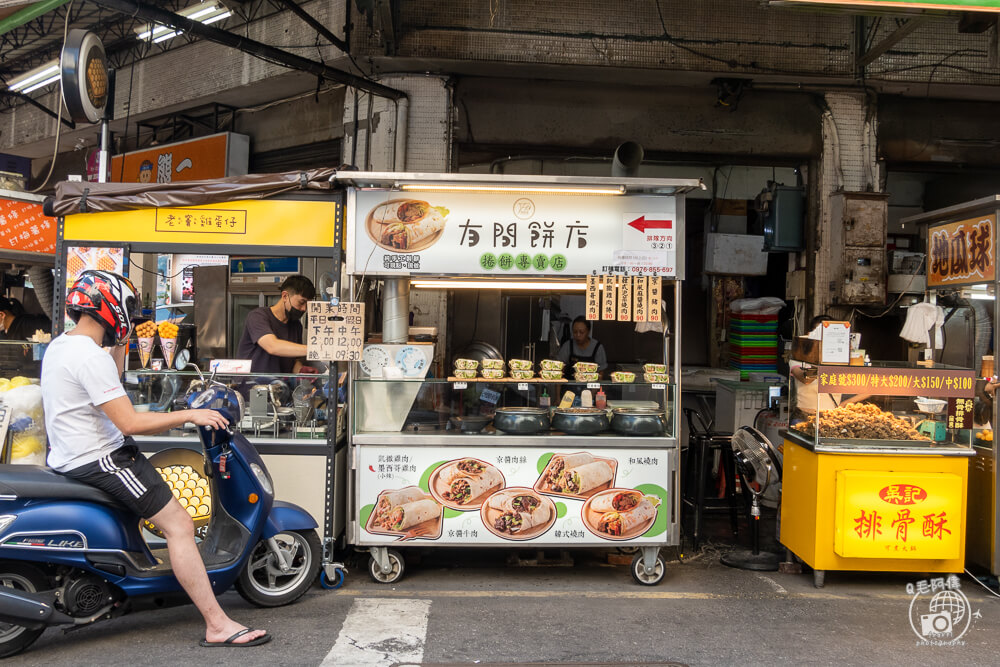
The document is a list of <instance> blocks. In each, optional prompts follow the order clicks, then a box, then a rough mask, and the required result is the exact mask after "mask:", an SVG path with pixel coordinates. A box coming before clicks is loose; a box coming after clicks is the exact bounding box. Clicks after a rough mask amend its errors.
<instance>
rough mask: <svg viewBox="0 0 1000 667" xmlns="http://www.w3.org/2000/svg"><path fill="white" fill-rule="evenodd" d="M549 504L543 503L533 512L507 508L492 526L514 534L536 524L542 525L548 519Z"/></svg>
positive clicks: (502, 531)
mask: <svg viewBox="0 0 1000 667" xmlns="http://www.w3.org/2000/svg"><path fill="white" fill-rule="evenodd" d="M549 512H550V510H549V506H548V505H547V504H545V503H543V504H541V505H539V506H538V508H537V510H536V511H534V512H531V513H529V512H519V511H517V510H507V511H505V512H504V513H503V514H501V515H500V516H499V517H497V519H496V521H494V522H493V527H494V528H496V529H497V531H498V532H501V533H510V534H511V535H516V534H517V533H522V532H525V531H527V530H530V529H532V528H535V527H537V526H541V525H544V524H545V522H547V521H548V520H549V517H550V516H551V515H550V513H549Z"/></svg>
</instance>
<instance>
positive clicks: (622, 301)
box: [615, 276, 632, 322]
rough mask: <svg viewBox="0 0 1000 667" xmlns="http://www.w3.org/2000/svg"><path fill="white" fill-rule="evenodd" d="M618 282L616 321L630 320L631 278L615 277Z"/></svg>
mask: <svg viewBox="0 0 1000 667" xmlns="http://www.w3.org/2000/svg"><path fill="white" fill-rule="evenodd" d="M615 278H616V279H617V280H618V285H619V287H618V321H619V322H629V321H631V320H632V278H631V276H616V277H615Z"/></svg>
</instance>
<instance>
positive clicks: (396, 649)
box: [322, 598, 431, 667]
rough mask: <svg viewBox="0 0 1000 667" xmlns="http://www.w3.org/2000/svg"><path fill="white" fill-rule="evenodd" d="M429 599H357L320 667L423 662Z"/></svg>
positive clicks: (385, 665) (429, 606)
mask: <svg viewBox="0 0 1000 667" xmlns="http://www.w3.org/2000/svg"><path fill="white" fill-rule="evenodd" d="M430 613H431V601H430V600H405V599H386V598H358V599H356V600H355V601H354V604H353V605H351V610H350V612H348V614H347V618H345V619H344V625H343V627H342V628H341V629H340V635H339V636H338V637H337V642H336V643H335V644H334V645H333V648H332V649H330V652H329V653H327V654H326V658H324V659H323V662H322V665H323V667H333V666H334V665H336V667H353V666H355V665H357V666H358V667H361V666H364V667H370V666H372V665H377V666H379V667H389V665H393V664H396V663H403V662H415V663H419V662H421V661H423V659H424V642H425V640H426V639H427V619H428V617H429V616H430Z"/></svg>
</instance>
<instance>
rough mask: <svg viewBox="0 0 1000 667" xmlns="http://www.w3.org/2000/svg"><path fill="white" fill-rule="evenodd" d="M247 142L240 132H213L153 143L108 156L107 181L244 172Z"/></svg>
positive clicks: (196, 177) (180, 178)
mask: <svg viewBox="0 0 1000 667" xmlns="http://www.w3.org/2000/svg"><path fill="white" fill-rule="evenodd" d="M248 155H249V143H248V141H247V140H246V137H245V136H244V135H235V134H232V133H229V132H223V133H222V134H213V135H211V136H208V137H201V138H200V139H191V140H189V141H181V142H178V143H174V144H166V145H164V146H153V147H152V148H146V149H144V150H139V151H133V152H131V153H126V154H125V155H115V156H114V157H112V158H111V171H110V173H109V174H108V180H109V181H114V182H118V183H175V182H178V181H201V180H206V179H212V178H225V177H226V176H235V175H240V174H245V173H246V170H247V159H248Z"/></svg>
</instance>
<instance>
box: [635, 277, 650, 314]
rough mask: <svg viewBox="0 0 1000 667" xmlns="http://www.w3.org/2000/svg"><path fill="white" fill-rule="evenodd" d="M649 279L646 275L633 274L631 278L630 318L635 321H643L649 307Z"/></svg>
mask: <svg viewBox="0 0 1000 667" xmlns="http://www.w3.org/2000/svg"><path fill="white" fill-rule="evenodd" d="M648 284H649V280H648V279H647V278H646V276H635V277H634V278H632V303H633V306H632V319H633V320H634V321H636V322H645V321H646V313H647V309H648V308H649V288H648Z"/></svg>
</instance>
